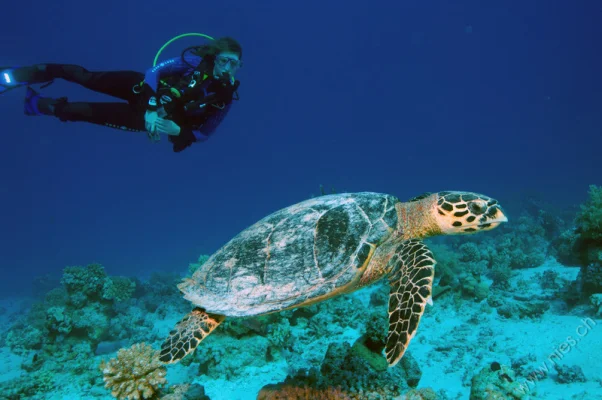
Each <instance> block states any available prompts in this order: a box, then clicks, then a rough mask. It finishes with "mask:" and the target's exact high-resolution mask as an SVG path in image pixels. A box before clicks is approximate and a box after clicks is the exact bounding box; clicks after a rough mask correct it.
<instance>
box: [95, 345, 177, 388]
mask: <svg viewBox="0 0 602 400" xmlns="http://www.w3.org/2000/svg"><path fill="white" fill-rule="evenodd" d="M99 368H100V370H101V371H102V373H103V376H104V381H105V387H106V388H107V389H109V390H110V391H111V394H112V395H113V397H115V398H117V399H126V400H140V399H150V398H152V397H153V396H155V394H156V393H157V391H158V390H159V388H160V387H161V386H163V385H165V384H166V383H167V380H166V379H165V375H166V374H167V370H166V368H165V366H164V365H163V363H162V362H161V361H159V352H158V351H155V350H153V348H152V347H150V346H149V345H147V344H146V343H139V344H135V345H133V346H132V347H130V348H128V349H121V350H119V352H118V353H117V358H112V359H111V360H109V362H105V361H103V362H101V364H100V366H99Z"/></svg>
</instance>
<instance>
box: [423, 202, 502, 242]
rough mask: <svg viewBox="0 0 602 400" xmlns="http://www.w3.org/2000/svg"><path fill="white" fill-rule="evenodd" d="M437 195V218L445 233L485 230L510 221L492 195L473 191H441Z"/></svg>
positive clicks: (453, 233)
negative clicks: (488, 195)
mask: <svg viewBox="0 0 602 400" xmlns="http://www.w3.org/2000/svg"><path fill="white" fill-rule="evenodd" d="M436 196H437V203H436V206H435V208H436V210H435V219H436V220H437V224H438V225H439V227H440V228H441V231H442V232H441V233H443V234H447V235H461V234H469V233H476V232H483V231H488V230H491V229H494V228H496V227H497V226H498V225H500V224H501V223H502V222H507V221H508V218H507V217H506V215H505V214H504V212H503V210H502V208H501V207H500V205H499V204H498V202H497V200H495V199H492V198H491V197H487V196H485V195H482V194H478V193H472V192H439V193H437V194H436Z"/></svg>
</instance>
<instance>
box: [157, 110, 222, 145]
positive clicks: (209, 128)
mask: <svg viewBox="0 0 602 400" xmlns="http://www.w3.org/2000/svg"><path fill="white" fill-rule="evenodd" d="M231 104H232V103H229V104H227V105H226V106H225V107H224V108H223V109H221V110H219V112H216V113H215V114H213V115H212V116H210V117H209V118H208V119H207V121H205V123H204V124H203V125H202V126H200V127H193V126H181V127H180V133H179V134H178V135H177V136H170V137H169V141H170V142H171V143H173V151H174V152H176V153H179V152H180V151H182V150H184V149H186V148H187V147H189V146H191V145H192V144H193V143H197V142H205V141H207V140H208V139H209V137H210V136H211V135H212V134H213V132H215V130H216V129H217V127H218V126H219V124H220V123H221V122H222V120H223V119H224V118H225V117H226V114H227V113H228V111H229V110H230V106H231Z"/></svg>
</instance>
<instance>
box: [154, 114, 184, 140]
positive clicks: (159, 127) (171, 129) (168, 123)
mask: <svg viewBox="0 0 602 400" xmlns="http://www.w3.org/2000/svg"><path fill="white" fill-rule="evenodd" d="M155 129H156V131H157V132H158V133H162V134H164V135H169V136H178V135H179V134H180V126H179V125H178V124H176V123H175V122H173V121H172V120H170V119H165V118H159V119H157V122H156V123H155Z"/></svg>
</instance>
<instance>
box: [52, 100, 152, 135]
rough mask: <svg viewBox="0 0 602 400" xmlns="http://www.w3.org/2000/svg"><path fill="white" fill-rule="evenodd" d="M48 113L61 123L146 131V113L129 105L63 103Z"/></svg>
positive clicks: (56, 105)
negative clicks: (86, 123) (69, 122)
mask: <svg viewBox="0 0 602 400" xmlns="http://www.w3.org/2000/svg"><path fill="white" fill-rule="evenodd" d="M42 106H43V105H42ZM48 112H51V113H52V115H54V116H55V117H57V118H58V119H60V120H61V121H72V122H88V123H91V124H97V125H103V126H107V127H110V128H115V129H122V130H127V131H135V132H142V131H146V129H145V127H144V113H140V111H138V110H136V109H135V108H132V107H131V106H130V105H129V104H127V103H84V102H77V103H69V102H63V103H58V104H55V105H54V106H53V107H49V109H48Z"/></svg>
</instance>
